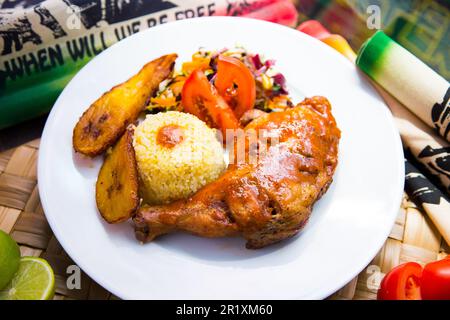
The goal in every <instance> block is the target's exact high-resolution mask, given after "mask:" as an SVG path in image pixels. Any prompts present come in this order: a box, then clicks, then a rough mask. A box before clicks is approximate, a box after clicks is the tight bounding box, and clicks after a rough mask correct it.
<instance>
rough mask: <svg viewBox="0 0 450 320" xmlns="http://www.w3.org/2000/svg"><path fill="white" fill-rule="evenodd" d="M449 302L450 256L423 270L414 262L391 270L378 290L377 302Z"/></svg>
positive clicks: (431, 263) (426, 266) (430, 264)
mask: <svg viewBox="0 0 450 320" xmlns="http://www.w3.org/2000/svg"><path fill="white" fill-rule="evenodd" d="M421 299H424V300H450V256H447V257H446V258H444V259H442V260H439V261H434V262H430V263H428V264H427V265H425V267H424V268H422V266H421V265H420V264H418V263H416V262H408V263H404V264H401V265H399V266H397V267H395V268H394V269H392V270H391V271H390V272H389V273H388V274H386V276H385V277H384V279H383V281H381V285H380V289H379V290H378V300H421Z"/></svg>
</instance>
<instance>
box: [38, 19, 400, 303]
mask: <svg viewBox="0 0 450 320" xmlns="http://www.w3.org/2000/svg"><path fill="white" fill-rule="evenodd" d="M198 20H202V21H204V22H205V23H207V21H211V20H213V21H215V20H231V21H233V20H234V21H236V20H238V21H239V20H246V21H247V22H249V21H251V22H249V23H254V24H270V25H271V27H272V28H276V29H279V30H280V31H282V32H290V33H292V34H294V33H295V35H296V36H300V37H307V38H309V39H310V40H313V41H315V42H317V44H319V45H320V46H322V47H323V49H325V48H326V50H328V51H330V52H331V51H332V52H333V54H334V55H335V56H336V57H339V58H338V59H340V60H341V63H346V64H349V65H351V66H354V64H352V63H351V62H350V61H349V60H347V59H346V58H345V57H343V56H342V55H341V54H339V53H338V52H337V51H335V50H334V49H332V48H330V47H329V46H327V45H326V44H323V43H322V42H321V41H319V40H317V39H315V38H312V37H309V36H307V35H305V34H303V33H301V32H299V31H297V30H296V29H293V28H290V27H286V26H282V25H279V24H276V23H272V22H268V21H262V20H257V19H250V18H243V17H224V16H211V17H197V18H191V19H184V20H178V21H172V22H168V23H165V24H162V25H158V26H155V27H152V28H148V29H145V30H142V31H141V32H139V33H137V34H134V35H131V36H129V37H127V38H125V39H123V40H122V41H119V42H117V43H115V44H113V45H112V46H110V47H109V48H108V49H107V50H104V51H103V52H101V53H100V54H99V55H97V56H95V57H94V58H92V59H91V60H90V61H89V62H88V63H87V64H86V65H85V66H83V67H82V68H81V69H80V70H78V72H77V73H76V75H75V76H74V77H73V78H72V79H71V80H70V81H69V83H68V84H67V85H66V87H67V86H69V84H70V83H71V82H73V81H75V80H76V78H77V75H78V73H79V72H80V71H81V70H83V69H84V68H85V67H86V66H87V65H89V64H90V63H92V62H93V61H94V60H96V59H98V58H100V57H102V55H103V54H104V53H105V52H107V51H108V50H109V49H110V48H113V47H114V46H116V45H119V44H121V43H123V42H126V41H127V40H128V39H130V38H132V37H135V36H138V35H141V36H142V33H146V32H157V31H158V30H159V29H164V28H166V26H167V25H171V26H174V25H175V24H177V25H183V24H188V23H191V22H197V21H198ZM155 30H156V31H155ZM356 71H357V72H359V70H358V69H356ZM365 82H367V83H368V81H367V80H366V81H365ZM371 89H372V90H373V92H374V93H376V95H377V96H378V97H379V98H380V100H381V101H383V103H384V104H385V106H386V108H385V110H384V113H385V116H386V118H387V120H388V121H389V126H390V128H391V129H392V130H393V132H392V133H393V134H394V136H395V137H393V138H395V141H394V144H395V148H396V149H398V151H399V152H398V155H399V158H398V159H397V160H398V162H399V163H398V167H399V171H398V177H396V181H395V182H396V183H397V188H398V191H397V195H396V196H395V197H394V198H397V201H392V208H390V210H389V212H391V211H392V212H394V211H395V212H396V211H398V208H400V204H401V201H402V195H403V190H404V176H405V168H404V154H403V147H402V142H401V138H400V134H399V130H398V128H397V126H396V124H395V121H394V117H393V115H392V114H391V112H390V111H389V108H388V107H387V105H386V103H385V102H384V99H382V97H381V96H380V95H379V93H378V92H377V91H376V90H375V89H374V88H373V87H371ZM65 90H66V88H65V89H64V90H63V91H62V92H64V91H65ZM62 92H61V93H62ZM61 96H62V94H60V95H59V96H58V99H57V100H56V101H55V103H54V104H53V107H52V109H51V111H50V113H49V116H48V118H47V120H46V123H45V127H44V130H43V132H42V136H41V143H40V148H39V153H38V164H37V173H38V174H37V178H38V191H39V197H40V199H41V204H42V207H43V209H44V214H45V216H46V219H47V221H48V223H49V225H50V227H51V229H52V232H53V234H54V235H55V237H56V238H57V239H58V241H59V243H60V244H61V246H62V247H63V248H64V250H65V251H66V253H67V254H68V255H69V256H70V258H71V259H72V260H73V261H74V262H75V264H76V265H77V266H79V267H80V268H81V269H82V271H83V272H85V273H86V274H87V275H88V276H89V277H90V278H91V279H93V280H94V281H96V282H97V283H98V284H99V285H101V286H102V287H103V288H105V289H106V290H108V291H109V292H110V293H112V294H114V295H115V296H117V297H119V298H122V299H130V296H129V295H128V294H123V293H122V292H120V290H119V289H117V288H116V287H115V285H114V283H113V281H107V280H105V279H103V278H102V276H101V275H100V273H99V272H95V271H94V270H93V269H95V268H93V269H91V268H90V267H89V266H87V265H85V264H84V263H83V262H82V258H81V256H80V255H77V254H74V252H71V246H70V245H68V244H67V242H66V239H65V238H64V236H63V232H62V230H60V229H59V228H58V226H57V225H56V223H55V221H54V220H53V219H52V218H51V215H50V214H48V213H47V212H49V211H50V210H51V209H50V207H49V204H48V202H47V195H46V192H45V185H44V184H43V183H42V181H43V180H44V179H41V177H43V176H44V170H45V164H46V163H47V161H44V160H45V159H46V157H45V154H46V152H43V151H46V150H47V148H48V145H47V143H46V141H47V140H48V139H47V136H49V132H50V129H49V128H50V124H52V123H53V122H54V121H53V118H54V117H55V114H56V111H57V109H58V108H55V106H56V105H57V104H58V103H59V100H60V99H61ZM60 108H61V107H60ZM393 182H394V181H393ZM390 216H391V220H392V221H390V224H389V228H387V227H386V231H385V233H384V235H383V237H381V236H380V238H379V239H377V241H376V242H377V245H376V246H375V245H374V249H373V250H371V252H370V254H367V257H368V258H367V259H365V261H363V262H361V263H359V264H357V263H355V264H353V266H354V268H353V270H352V271H349V272H348V273H347V275H348V276H347V277H341V280H340V281H336V282H335V285H334V286H332V287H333V288H332V289H329V292H328V293H324V292H323V291H322V294H318V295H316V296H315V297H312V298H308V299H324V298H326V297H328V296H329V295H330V294H333V293H334V292H336V291H337V290H339V289H340V288H342V287H343V286H345V285H346V284H347V283H348V282H349V281H350V280H351V279H353V278H354V277H355V276H357V275H358V274H359V273H360V272H361V271H362V270H363V269H364V268H365V267H366V266H367V265H368V264H369V263H370V261H372V259H373V257H375V255H376V254H377V253H378V251H379V250H380V248H381V247H382V246H383V244H384V242H385V241H386V239H387V238H388V236H389V234H390V231H391V229H392V226H393V225H394V223H395V219H396V216H397V215H395V214H391V215H390ZM362 260H363V259H361V261H362ZM80 262H81V263H80ZM152 299H155V300H159V299H158V298H152Z"/></svg>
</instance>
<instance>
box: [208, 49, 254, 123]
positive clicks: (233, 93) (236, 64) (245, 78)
mask: <svg viewBox="0 0 450 320" xmlns="http://www.w3.org/2000/svg"><path fill="white" fill-rule="evenodd" d="M214 85H215V86H216V88H217V91H218V92H219V94H220V95H221V96H222V97H224V99H225V101H226V102H227V103H228V105H229V106H230V107H231V109H232V110H233V111H234V114H235V115H236V118H238V119H239V118H240V117H241V116H242V115H243V114H244V113H245V111H247V110H250V109H252V108H253V107H254V105H255V98H256V85H255V78H254V77H253V74H252V72H251V71H250V70H249V68H247V66H246V65H245V64H244V63H243V62H241V61H240V60H239V59H236V58H232V57H226V56H222V55H220V56H219V57H218V60H217V76H216V80H215V82H214Z"/></svg>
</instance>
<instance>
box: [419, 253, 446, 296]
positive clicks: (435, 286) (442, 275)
mask: <svg viewBox="0 0 450 320" xmlns="http://www.w3.org/2000/svg"><path fill="white" fill-rule="evenodd" d="M449 257H450V256H447V257H446V258H445V259H443V260H439V261H434V262H430V263H428V264H427V265H426V266H425V267H424V268H423V272H422V280H421V287H420V292H421V294H422V298H423V299H424V300H450V259H449Z"/></svg>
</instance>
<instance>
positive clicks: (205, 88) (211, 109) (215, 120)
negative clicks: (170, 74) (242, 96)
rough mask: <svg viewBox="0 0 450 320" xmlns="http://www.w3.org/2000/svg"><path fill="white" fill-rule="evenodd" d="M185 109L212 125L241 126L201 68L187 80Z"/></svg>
mask: <svg viewBox="0 0 450 320" xmlns="http://www.w3.org/2000/svg"><path fill="white" fill-rule="evenodd" d="M181 102H182V105H183V109H184V111H186V112H188V113H191V114H193V115H195V116H197V117H198V118H200V119H201V120H203V121H205V122H206V123H207V124H208V125H209V126H210V127H214V128H219V129H221V130H222V132H223V133H224V134H225V133H226V131H225V130H226V129H237V128H239V122H238V120H237V119H236V116H235V115H234V113H233V111H232V110H231V108H230V107H229V106H228V104H227V103H226V101H225V100H224V98H222V97H221V96H220V95H219V94H218V93H217V90H216V89H215V88H214V86H213V85H211V84H210V83H209V81H208V78H206V76H205V74H204V73H203V71H201V70H199V69H198V70H195V71H193V72H192V73H191V75H190V76H189V78H188V79H187V80H186V82H185V83H184V86H183V91H182V93H181Z"/></svg>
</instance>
